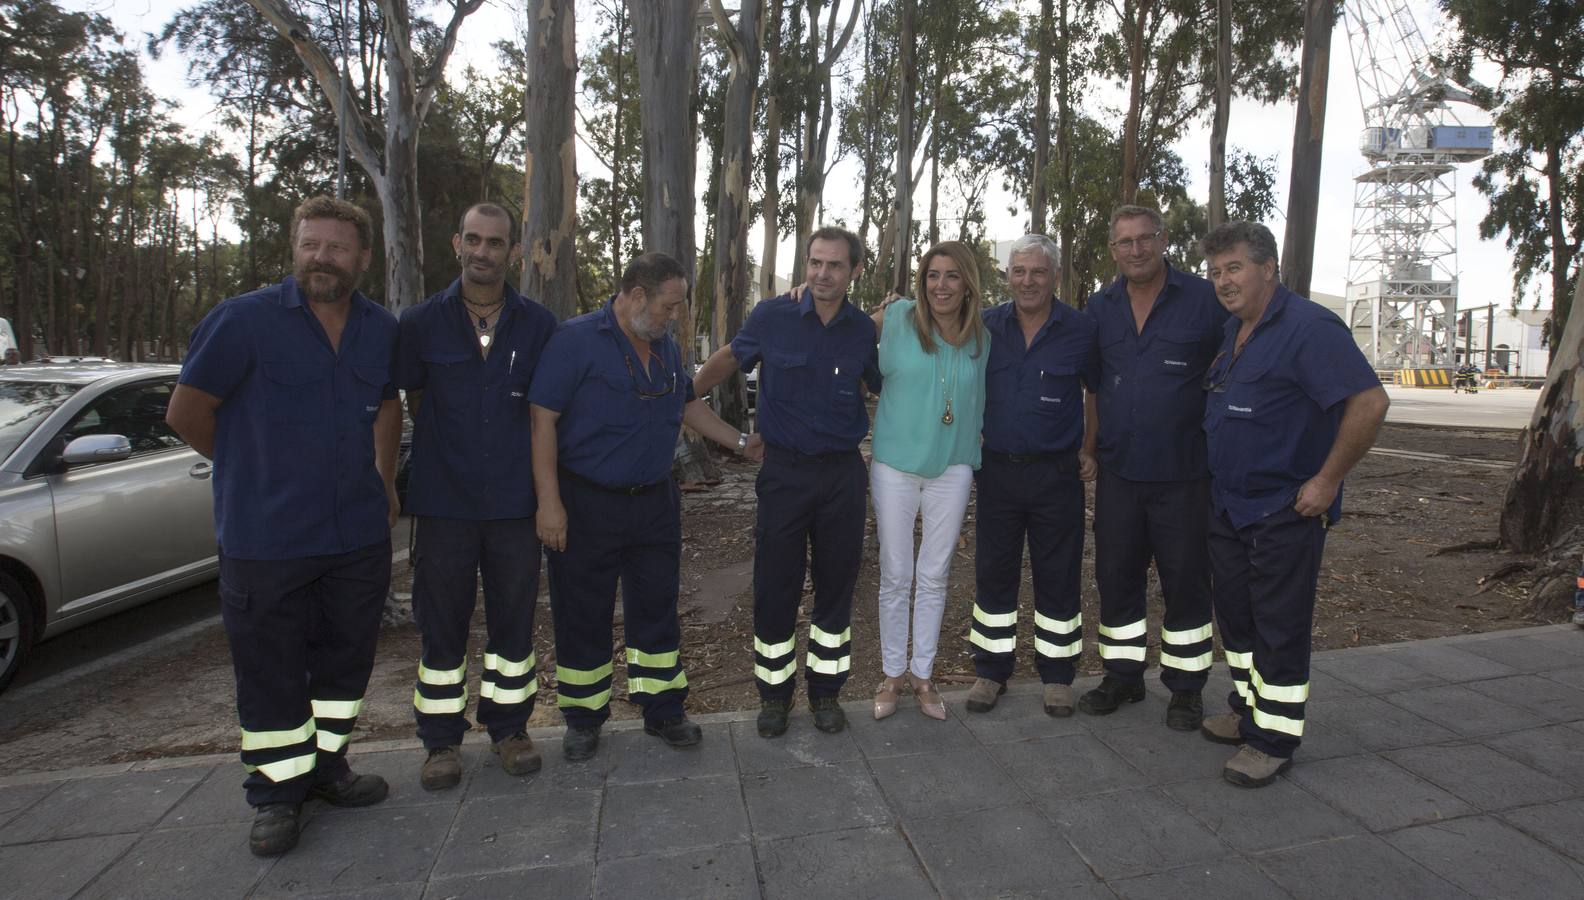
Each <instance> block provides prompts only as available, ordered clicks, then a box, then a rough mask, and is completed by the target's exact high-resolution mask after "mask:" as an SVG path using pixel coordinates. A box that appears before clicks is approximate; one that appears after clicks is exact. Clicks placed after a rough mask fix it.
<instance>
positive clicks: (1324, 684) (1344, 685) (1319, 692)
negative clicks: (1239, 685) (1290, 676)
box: [1206, 666, 1366, 711]
mask: <svg viewBox="0 0 1584 900" xmlns="http://www.w3.org/2000/svg"><path fill="white" fill-rule="evenodd" d="M1229 684H1230V682H1229ZM1365 693H1366V692H1365V691H1364V689H1363V688H1360V687H1359V686H1358V685H1355V684H1351V683H1349V682H1346V681H1343V680H1342V679H1340V678H1338V677H1336V676H1335V675H1332V674H1331V673H1330V672H1327V671H1325V670H1324V669H1317V668H1314V667H1312V666H1311V667H1310V669H1309V696H1310V698H1311V699H1314V700H1336V699H1340V698H1342V697H1360V696H1363V695H1364V694H1365ZM1206 696H1209V695H1208V694H1207V695H1206ZM1219 697H1220V698H1222V699H1225V697H1226V693H1225V692H1224V691H1223V692H1222V693H1221V694H1220V695H1219ZM1220 709H1221V707H1220V706H1217V707H1216V710H1217V711H1220Z"/></svg>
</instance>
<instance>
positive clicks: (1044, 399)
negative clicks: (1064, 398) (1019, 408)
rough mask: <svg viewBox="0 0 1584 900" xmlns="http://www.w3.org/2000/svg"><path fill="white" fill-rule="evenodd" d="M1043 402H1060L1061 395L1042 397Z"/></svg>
mask: <svg viewBox="0 0 1584 900" xmlns="http://www.w3.org/2000/svg"><path fill="white" fill-rule="evenodd" d="M1040 402H1041V403H1060V402H1061V398H1060V397H1040Z"/></svg>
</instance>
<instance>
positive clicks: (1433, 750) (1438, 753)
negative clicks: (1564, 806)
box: [1384, 743, 1581, 812]
mask: <svg viewBox="0 0 1584 900" xmlns="http://www.w3.org/2000/svg"><path fill="white" fill-rule="evenodd" d="M1384 755H1385V757H1386V758H1387V759H1389V760H1391V761H1392V762H1394V763H1396V764H1397V765H1399V766H1402V767H1403V768H1405V769H1407V770H1408V771H1410V772H1413V773H1414V774H1416V775H1418V776H1419V777H1421V778H1423V779H1425V780H1426V781H1429V782H1431V783H1432V784H1435V785H1438V786H1440V787H1442V788H1445V789H1446V790H1448V791H1451V792H1452V793H1453V794H1456V795H1457V796H1459V797H1462V798H1463V799H1464V800H1467V801H1468V802H1470V803H1472V804H1474V805H1475V806H1477V807H1479V808H1480V809H1482V810H1485V811H1487V812H1489V811H1492V810H1499V809H1511V808H1513V807H1518V806H1528V805H1529V804H1531V803H1542V802H1545V801H1547V800H1556V799H1560V798H1563V797H1572V796H1576V795H1578V794H1579V793H1581V791H1580V790H1579V789H1577V788H1575V787H1574V786H1573V785H1572V784H1570V783H1568V782H1565V781H1562V780H1560V779H1557V778H1552V777H1551V776H1549V775H1547V774H1545V773H1543V772H1540V771H1538V770H1536V769H1532V768H1530V767H1529V766H1526V765H1524V764H1523V763H1520V762H1518V761H1517V760H1514V759H1511V758H1509V757H1507V756H1504V755H1503V754H1501V753H1498V752H1497V751H1495V750H1493V749H1491V748H1490V747H1487V746H1485V745H1484V744H1474V743H1470V744H1438V745H1435V746H1431V747H1410V748H1408V749H1405V750H1392V751H1390V752H1388V753H1386V754H1384Z"/></svg>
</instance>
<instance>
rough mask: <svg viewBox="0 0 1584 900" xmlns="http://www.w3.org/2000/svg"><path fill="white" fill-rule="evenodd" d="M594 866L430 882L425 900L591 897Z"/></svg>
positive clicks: (522, 871)
mask: <svg viewBox="0 0 1584 900" xmlns="http://www.w3.org/2000/svg"><path fill="white" fill-rule="evenodd" d="M593 893H594V866H593V864H592V863H590V864H587V865H579V866H549V867H546V868H541V869H523V870H521V871H516V872H497V873H495V874H494V875H470V876H468V877H466V878H444V879H438V880H435V881H431V882H429V886H428V889H427V890H425V891H424V892H423V896H424V900H522V898H524V897H566V898H569V900H570V898H573V897H589V896H592V895H593Z"/></svg>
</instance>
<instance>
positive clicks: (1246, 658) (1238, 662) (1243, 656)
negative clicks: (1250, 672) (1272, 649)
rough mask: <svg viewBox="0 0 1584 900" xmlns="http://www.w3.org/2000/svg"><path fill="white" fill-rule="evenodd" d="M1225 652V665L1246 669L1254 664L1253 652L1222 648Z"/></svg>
mask: <svg viewBox="0 0 1584 900" xmlns="http://www.w3.org/2000/svg"><path fill="white" fill-rule="evenodd" d="M1222 652H1223V653H1225V654H1226V661H1227V665H1229V666H1232V667H1233V668H1235V669H1247V668H1251V667H1252V666H1253V665H1254V654H1253V653H1239V652H1238V651H1236V650H1223V651H1222Z"/></svg>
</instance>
